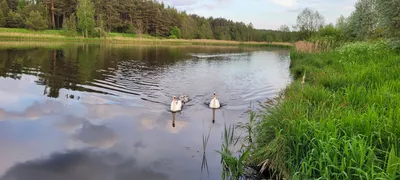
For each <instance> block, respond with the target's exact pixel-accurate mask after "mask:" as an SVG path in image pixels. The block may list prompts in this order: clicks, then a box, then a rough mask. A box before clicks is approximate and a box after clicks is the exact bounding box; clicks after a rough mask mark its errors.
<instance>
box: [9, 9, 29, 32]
mask: <svg viewBox="0 0 400 180" xmlns="http://www.w3.org/2000/svg"><path fill="white" fill-rule="evenodd" d="M6 22H7V27H10V28H22V27H24V26H25V23H24V20H23V19H22V17H21V15H20V14H19V13H17V12H13V11H9V12H8V16H7V19H6Z"/></svg>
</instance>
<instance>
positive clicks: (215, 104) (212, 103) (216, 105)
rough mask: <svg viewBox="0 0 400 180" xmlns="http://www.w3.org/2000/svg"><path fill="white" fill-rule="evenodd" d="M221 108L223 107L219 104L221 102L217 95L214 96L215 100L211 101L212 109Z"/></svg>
mask: <svg viewBox="0 0 400 180" xmlns="http://www.w3.org/2000/svg"><path fill="white" fill-rule="evenodd" d="M220 107H221V105H220V104H219V101H218V99H217V95H215V94H214V98H213V99H211V102H210V108H213V109H218V108H220Z"/></svg>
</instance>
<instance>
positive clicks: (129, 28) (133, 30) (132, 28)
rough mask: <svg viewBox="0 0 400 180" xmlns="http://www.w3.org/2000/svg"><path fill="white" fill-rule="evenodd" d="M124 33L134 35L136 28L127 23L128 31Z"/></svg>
mask: <svg viewBox="0 0 400 180" xmlns="http://www.w3.org/2000/svg"><path fill="white" fill-rule="evenodd" d="M125 32H126V33H129V34H136V28H135V27H134V26H133V24H131V23H129V25H128V29H127V30H126V31H125Z"/></svg>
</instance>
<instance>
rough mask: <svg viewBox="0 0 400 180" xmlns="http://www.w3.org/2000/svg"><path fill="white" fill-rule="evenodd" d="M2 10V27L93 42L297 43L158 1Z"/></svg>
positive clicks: (74, 1)
mask: <svg viewBox="0 0 400 180" xmlns="http://www.w3.org/2000/svg"><path fill="white" fill-rule="evenodd" d="M0 6H1V8H0V27H10V28H29V29H34V30H43V29H65V30H68V31H71V32H78V33H81V34H82V35H83V36H92V37H101V36H105V35H106V34H107V33H106V32H119V33H130V34H136V35H138V36H141V35H142V34H147V35H151V36H157V37H168V38H184V39H218V40H235V41H267V42H273V41H286V42H287V41H296V40H297V39H296V38H297V36H296V32H291V31H290V29H284V31H281V30H260V29H255V28H254V27H253V25H252V24H251V23H249V24H246V23H243V22H234V21H232V20H227V19H225V18H213V17H208V18H206V17H201V16H198V15H195V14H188V13H186V12H185V11H183V12H180V11H178V10H177V9H175V8H174V7H170V6H166V5H165V4H163V3H160V2H158V1H155V0H1V2H0ZM33 22H34V23H33Z"/></svg>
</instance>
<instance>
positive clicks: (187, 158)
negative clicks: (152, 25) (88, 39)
mask: <svg viewBox="0 0 400 180" xmlns="http://www.w3.org/2000/svg"><path fill="white" fill-rule="evenodd" d="M11 44H12V43H11ZM17 44H18V43H17ZM289 65H290V57H289V50H287V49H262V48H244V47H216V46H215V47H213V46H209V47H205V46H186V47H185V46H147V45H142V46H133V45H131V46H129V45H117V44H85V43H76V44H72V43H71V44H61V45H60V44H55V45H48V46H46V45H43V44H41V43H36V44H33V45H30V44H28V45H23V44H22V45H21V44H19V45H18V46H15V45H14V44H12V45H8V44H7V43H5V44H2V45H0V102H1V103H0V157H1V160H0V177H1V178H0V179H1V180H25V179H54V180H58V179H60V180H71V179H85V180H112V179H118V180H125V179H150V180H157V179H171V180H175V179H220V178H221V171H222V166H221V163H220V160H221V156H220V155H219V154H218V153H217V152H216V150H220V148H221V144H222V140H221V135H222V132H223V130H224V124H236V123H238V122H247V121H248V113H247V111H248V109H249V108H253V109H255V108H256V107H257V106H256V105H257V102H258V101H260V102H263V101H265V100H266V99H267V98H273V97H275V96H277V94H278V93H279V92H280V91H281V90H282V89H283V88H285V87H286V86H287V85H288V84H289V83H290V82H291V75H290V72H289ZM214 92H215V93H216V94H217V98H218V99H219V101H220V102H221V103H222V104H223V105H224V106H223V107H222V108H221V109H218V110H216V111H215V112H214V113H213V111H212V110H211V109H209V108H208V106H207V103H209V102H210V100H211V99H212V97H213V93H214ZM181 93H182V94H186V95H188V97H189V98H190V101H189V102H188V103H187V104H185V105H184V107H183V110H182V112H179V113H176V114H172V113H171V112H169V106H170V103H171V101H172V97H173V96H179V95H180V94H181ZM251 106H255V107H251ZM208 134H209V140H208V143H207V147H206V153H205V155H206V156H205V157H206V158H203V139H202V138H203V135H208ZM204 159H205V160H206V162H207V167H206V168H207V169H208V171H207V170H205V168H202V163H204Z"/></svg>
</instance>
